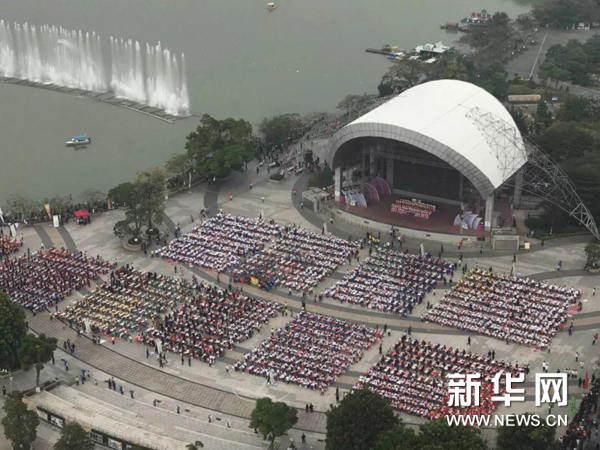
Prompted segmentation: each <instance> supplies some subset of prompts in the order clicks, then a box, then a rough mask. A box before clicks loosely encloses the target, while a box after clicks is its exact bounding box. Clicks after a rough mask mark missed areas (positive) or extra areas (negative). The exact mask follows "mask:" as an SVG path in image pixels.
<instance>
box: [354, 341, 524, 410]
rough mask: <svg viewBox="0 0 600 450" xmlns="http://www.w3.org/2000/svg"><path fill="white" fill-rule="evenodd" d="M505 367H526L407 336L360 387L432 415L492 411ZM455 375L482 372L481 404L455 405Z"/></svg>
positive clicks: (512, 369) (404, 407)
mask: <svg viewBox="0 0 600 450" xmlns="http://www.w3.org/2000/svg"><path fill="white" fill-rule="evenodd" d="M499 372H501V373H510V374H512V375H513V376H517V375H518V374H520V373H521V372H523V368H519V367H518V366H513V365H511V364H510V363H507V362H504V361H497V360H495V359H492V358H488V357H485V356H481V355H477V354H475V353H470V352H467V351H466V350H458V349H454V348H452V347H450V346H446V345H443V344H432V343H429V342H426V341H424V340H421V341H420V340H418V339H413V338H411V337H410V336H407V335H404V336H402V338H401V339H400V340H399V341H398V342H397V343H396V344H395V345H394V347H393V348H392V349H390V350H389V351H388V352H387V353H386V354H385V355H383V356H382V357H381V358H380V360H379V362H377V363H376V364H374V365H373V366H372V367H371V368H370V369H369V370H368V371H367V372H366V374H365V375H363V376H361V377H360V378H359V381H358V382H357V383H356V385H355V386H354V389H362V388H367V389H370V390H372V391H374V392H377V393H379V394H380V395H381V396H383V397H384V398H386V399H389V400H390V402H391V404H392V406H393V407H394V408H396V409H398V410H400V411H402V412H406V413H408V414H412V415H415V416H422V417H427V418H429V419H438V418H440V417H444V416H447V415H454V414H465V415H472V414H482V415H483V414H485V415H487V414H490V413H491V412H492V411H493V410H494V409H495V404H494V403H493V402H492V400H491V397H492V396H494V395H496V394H494V392H493V385H492V378H493V377H494V375H496V374H497V373H499ZM450 374H480V375H481V377H480V378H479V381H480V382H481V388H480V405H479V406H476V405H474V404H473V405H472V406H470V407H465V408H460V407H458V406H457V405H453V406H449V404H450V403H449V401H448V400H449V387H448V378H447V376H448V375H450ZM500 388H501V391H502V392H504V390H505V378H504V376H502V377H501V378H500Z"/></svg>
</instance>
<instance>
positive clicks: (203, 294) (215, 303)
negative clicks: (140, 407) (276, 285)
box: [141, 282, 283, 361]
mask: <svg viewBox="0 0 600 450" xmlns="http://www.w3.org/2000/svg"><path fill="white" fill-rule="evenodd" d="M195 290H196V293H195V295H194V296H193V297H192V298H191V299H190V300H187V301H185V302H184V303H182V304H181V305H180V307H179V308H178V309H176V310H173V311H171V312H170V313H168V314H166V315H165V316H164V318H162V319H159V320H156V322H155V323H154V326H153V327H152V328H150V329H147V330H144V331H143V332H142V334H141V338H142V340H143V342H144V343H145V344H147V345H150V346H156V341H157V340H158V341H159V342H160V344H161V346H162V349H163V350H168V351H171V352H174V353H177V354H181V355H182V357H183V356H187V357H192V358H197V359H200V360H202V361H209V360H211V359H214V357H219V356H223V355H224V354H225V351H226V350H229V349H232V348H233V347H234V345H235V344H237V343H240V342H244V341H246V340H248V339H250V338H251V337H252V336H253V335H254V333H256V332H260V330H261V329H262V328H263V327H264V324H266V323H267V322H268V321H269V319H270V318H272V317H275V316H277V315H278V314H280V313H281V312H282V311H283V306H282V305H280V304H278V303H273V302H268V301H262V300H258V299H256V298H254V297H250V296H246V295H244V294H243V292H241V291H238V290H233V291H231V292H228V291H226V290H225V291H224V290H222V289H219V288H217V287H216V286H210V285H208V284H205V283H203V282H201V283H197V284H196V285H195Z"/></svg>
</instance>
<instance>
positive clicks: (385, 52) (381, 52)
mask: <svg viewBox="0 0 600 450" xmlns="http://www.w3.org/2000/svg"><path fill="white" fill-rule="evenodd" d="M365 52H367V53H376V54H378V55H384V56H389V55H391V54H392V51H391V50H383V49H380V48H368V49H366V50H365Z"/></svg>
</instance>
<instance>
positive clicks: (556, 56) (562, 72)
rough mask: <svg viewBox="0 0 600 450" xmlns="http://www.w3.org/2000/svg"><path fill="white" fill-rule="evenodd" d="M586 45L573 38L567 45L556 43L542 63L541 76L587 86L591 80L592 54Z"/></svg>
mask: <svg viewBox="0 0 600 450" xmlns="http://www.w3.org/2000/svg"><path fill="white" fill-rule="evenodd" d="M586 49H587V48H586V47H585V45H584V44H583V43H581V42H580V41H578V40H575V39H571V40H569V41H568V42H567V43H566V44H565V45H560V44H556V45H553V46H551V47H550V48H549V49H548V51H547V52H546V59H545V60H544V63H543V64H541V65H540V72H541V73H540V78H546V77H547V78H551V79H554V80H556V81H557V82H558V81H571V82H572V83H575V84H578V85H581V86H587V85H589V84H590V82H591V74H592V70H591V63H590V56H588V54H587V53H586Z"/></svg>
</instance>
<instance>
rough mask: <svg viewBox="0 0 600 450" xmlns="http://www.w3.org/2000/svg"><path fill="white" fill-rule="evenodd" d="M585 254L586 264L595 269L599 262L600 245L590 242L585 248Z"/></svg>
mask: <svg viewBox="0 0 600 450" xmlns="http://www.w3.org/2000/svg"><path fill="white" fill-rule="evenodd" d="M585 254H586V255H587V263H588V265H589V266H590V267H593V268H594V267H596V266H597V265H598V261H600V245H598V244H597V243H596V242H590V243H589V244H588V245H586V246H585Z"/></svg>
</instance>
